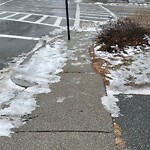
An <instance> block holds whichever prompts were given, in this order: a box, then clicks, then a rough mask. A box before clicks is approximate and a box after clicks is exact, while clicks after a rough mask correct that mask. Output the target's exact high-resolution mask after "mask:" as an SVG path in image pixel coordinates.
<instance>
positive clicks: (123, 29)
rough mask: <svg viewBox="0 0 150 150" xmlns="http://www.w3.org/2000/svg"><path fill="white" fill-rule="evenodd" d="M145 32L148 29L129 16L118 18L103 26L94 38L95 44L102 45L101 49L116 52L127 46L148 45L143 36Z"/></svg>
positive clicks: (147, 32)
mask: <svg viewBox="0 0 150 150" xmlns="http://www.w3.org/2000/svg"><path fill="white" fill-rule="evenodd" d="M146 34H149V31H148V30H147V29H146V28H143V27H142V26H141V25H140V24H139V23H138V22H135V21H134V20H132V19H131V18H125V19H119V20H117V21H114V22H112V21H110V22H109V23H108V24H107V25H105V26H104V27H103V30H102V32H101V33H100V34H99V35H98V36H97V38H96V45H102V46H101V48H100V50H102V51H108V52H117V51H120V50H123V49H124V48H125V47H127V46H140V45H144V44H145V45H148V40H147V39H145V38H144V37H145V35H146Z"/></svg>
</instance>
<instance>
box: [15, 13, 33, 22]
mask: <svg viewBox="0 0 150 150" xmlns="http://www.w3.org/2000/svg"><path fill="white" fill-rule="evenodd" d="M30 16H32V14H28V15H25V16H23V17H22V18H20V19H18V21H23V20H25V19H27V18H29V17H30Z"/></svg>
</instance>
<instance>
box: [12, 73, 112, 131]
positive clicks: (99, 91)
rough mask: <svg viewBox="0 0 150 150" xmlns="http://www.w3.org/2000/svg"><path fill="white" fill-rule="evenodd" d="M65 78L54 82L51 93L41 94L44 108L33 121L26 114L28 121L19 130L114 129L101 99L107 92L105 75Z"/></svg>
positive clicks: (66, 75) (66, 76) (38, 99)
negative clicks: (103, 76) (102, 77)
mask: <svg viewBox="0 0 150 150" xmlns="http://www.w3.org/2000/svg"><path fill="white" fill-rule="evenodd" d="M61 77H62V78H61V82H59V83H55V84H52V85H50V89H51V93H49V94H41V95H39V96H38V97H37V104H38V105H39V106H40V107H38V108H37V109H36V110H35V111H34V112H33V113H32V116H30V118H31V120H30V119H29V120H28V117H27V116H25V117H24V118H25V119H27V120H28V123H27V124H26V125H24V126H22V127H21V128H19V129H16V130H15V131H103V132H111V131H112V130H113V129H112V120H111V117H110V114H109V113H107V112H106V111H105V109H104V107H103V105H102V104H101V101H100V98H101V96H103V95H104V94H105V90H104V87H103V82H102V79H101V77H100V76H99V75H97V74H95V75H92V74H78V73H73V74H62V75H61ZM32 118H33V119H32Z"/></svg>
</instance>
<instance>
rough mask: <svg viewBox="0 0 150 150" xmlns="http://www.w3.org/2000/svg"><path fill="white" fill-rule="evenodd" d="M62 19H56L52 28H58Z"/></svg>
mask: <svg viewBox="0 0 150 150" xmlns="http://www.w3.org/2000/svg"><path fill="white" fill-rule="evenodd" d="M61 20H62V17H58V18H57V20H56V21H55V23H54V26H56V27H58V26H59V25H60V23H61Z"/></svg>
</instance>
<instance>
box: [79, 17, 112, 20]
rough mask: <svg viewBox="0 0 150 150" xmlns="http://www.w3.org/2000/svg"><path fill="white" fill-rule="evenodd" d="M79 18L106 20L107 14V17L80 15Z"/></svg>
mask: <svg viewBox="0 0 150 150" xmlns="http://www.w3.org/2000/svg"><path fill="white" fill-rule="evenodd" d="M81 18H87V19H93V20H94V19H104V20H105V19H106V20H107V19H108V18H109V16H108V17H101V18H100V17H92V16H81Z"/></svg>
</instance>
